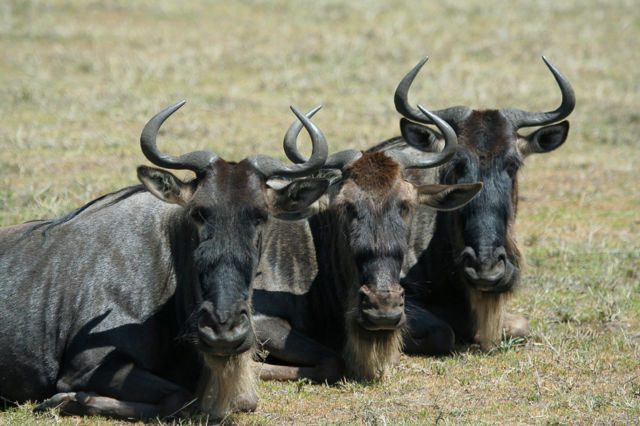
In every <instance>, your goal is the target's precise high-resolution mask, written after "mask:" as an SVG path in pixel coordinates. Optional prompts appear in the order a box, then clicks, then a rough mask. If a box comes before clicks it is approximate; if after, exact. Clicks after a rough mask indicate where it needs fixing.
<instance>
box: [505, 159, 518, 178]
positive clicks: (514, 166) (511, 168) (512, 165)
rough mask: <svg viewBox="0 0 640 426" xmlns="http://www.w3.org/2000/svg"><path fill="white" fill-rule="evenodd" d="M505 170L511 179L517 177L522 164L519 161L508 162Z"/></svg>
mask: <svg viewBox="0 0 640 426" xmlns="http://www.w3.org/2000/svg"><path fill="white" fill-rule="evenodd" d="M505 170H506V172H507V173H508V174H509V176H510V177H514V176H515V175H516V173H518V170H520V162H518V161H507V163H506V166H505Z"/></svg>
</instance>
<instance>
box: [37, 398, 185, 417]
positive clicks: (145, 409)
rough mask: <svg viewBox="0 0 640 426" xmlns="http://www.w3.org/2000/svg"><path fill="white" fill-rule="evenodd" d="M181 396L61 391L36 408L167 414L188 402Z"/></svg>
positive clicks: (120, 414) (82, 412)
mask: <svg viewBox="0 0 640 426" xmlns="http://www.w3.org/2000/svg"><path fill="white" fill-rule="evenodd" d="M187 403H188V401H185V400H184V399H183V398H180V397H175V396H174V397H169V398H167V399H165V400H164V401H162V402H161V403H159V404H148V403H144V402H134V401H121V400H118V399H115V398H110V397H108V396H100V395H96V394H94V393H89V392H67V393H59V394H56V395H54V396H53V397H51V398H50V399H48V400H46V401H44V402H43V403H42V404H40V405H38V406H37V407H36V408H35V409H34V411H36V412H38V411H45V410H47V409H55V408H59V409H60V411H61V412H62V413H64V414H72V415H80V416H85V415H89V416H105V417H115V418H120V419H131V418H135V419H144V418H152V417H166V416H169V415H172V414H175V413H177V412H178V411H180V409H181V408H182V407H183V406H185V405H187Z"/></svg>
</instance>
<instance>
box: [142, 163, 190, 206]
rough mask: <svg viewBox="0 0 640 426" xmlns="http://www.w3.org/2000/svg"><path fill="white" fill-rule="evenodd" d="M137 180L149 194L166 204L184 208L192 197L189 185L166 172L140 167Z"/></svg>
mask: <svg viewBox="0 0 640 426" xmlns="http://www.w3.org/2000/svg"><path fill="white" fill-rule="evenodd" d="M138 179H140V182H142V185H144V187H145V188H147V190H148V191H149V192H150V193H152V194H153V195H155V196H156V197H158V198H159V199H161V200H162V201H164V202H167V203H172V204H179V205H181V206H184V205H185V204H186V203H187V201H188V199H189V198H190V197H191V195H192V188H191V185H189V184H188V183H185V182H183V181H181V180H180V179H178V178H177V177H175V176H174V175H173V173H171V172H168V171H166V170H162V169H156V168H154V167H147V166H140V167H138Z"/></svg>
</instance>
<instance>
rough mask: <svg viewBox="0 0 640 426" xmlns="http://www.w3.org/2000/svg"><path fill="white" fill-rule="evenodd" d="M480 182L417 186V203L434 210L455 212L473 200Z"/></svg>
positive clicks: (478, 190)
mask: <svg viewBox="0 0 640 426" xmlns="http://www.w3.org/2000/svg"><path fill="white" fill-rule="evenodd" d="M481 189H482V182H475V183H458V184H455V185H422V186H418V187H417V190H418V202H419V203H420V204H424V205H426V206H429V207H432V208H434V209H436V210H455V209H457V208H460V207H462V206H464V205H465V204H467V203H468V202H469V201H471V200H473V197H475V196H476V195H478V192H480V190H481Z"/></svg>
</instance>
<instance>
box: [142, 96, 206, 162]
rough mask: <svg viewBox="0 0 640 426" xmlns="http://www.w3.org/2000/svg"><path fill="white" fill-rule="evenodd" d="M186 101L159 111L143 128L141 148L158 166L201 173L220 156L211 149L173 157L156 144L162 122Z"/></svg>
mask: <svg viewBox="0 0 640 426" xmlns="http://www.w3.org/2000/svg"><path fill="white" fill-rule="evenodd" d="M184 104H185V101H180V102H178V103H177V104H175V105H172V106H170V107H169V108H166V109H164V110H162V111H160V112H159V113H157V114H156V115H155V116H153V118H152V119H151V120H149V122H148V123H147V124H146V125H145V126H144V129H142V134H141V135H140V148H142V153H143V154H144V155H145V157H147V159H148V160H149V161H151V162H152V163H153V164H155V165H156V166H160V167H165V168H167V169H179V170H182V169H188V170H193V171H194V172H196V173H199V172H200V171H202V169H204V168H205V167H207V166H208V165H209V164H211V163H212V162H214V161H215V160H216V159H217V158H218V156H217V155H216V154H214V153H213V152H209V151H194V152H190V153H188V154H184V155H181V156H180V157H173V156H171V155H167V154H163V153H161V152H160V151H159V150H158V147H157V145H156V136H157V135H158V130H160V126H162V123H164V121H165V120H166V119H167V118H169V116H170V115H171V114H173V113H174V112H176V111H177V110H178V109H179V108H180V107H181V106H182V105H184Z"/></svg>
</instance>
